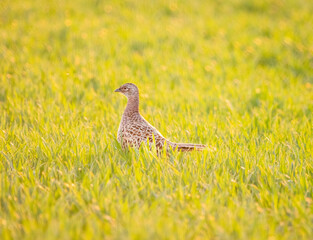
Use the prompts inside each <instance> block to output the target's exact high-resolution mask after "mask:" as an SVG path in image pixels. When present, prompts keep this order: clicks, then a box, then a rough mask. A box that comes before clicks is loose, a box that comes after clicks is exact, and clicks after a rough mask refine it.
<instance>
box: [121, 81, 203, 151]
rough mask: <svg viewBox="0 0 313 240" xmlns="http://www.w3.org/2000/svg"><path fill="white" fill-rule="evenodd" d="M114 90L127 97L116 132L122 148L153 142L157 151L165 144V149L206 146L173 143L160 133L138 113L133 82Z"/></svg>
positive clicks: (195, 148) (136, 92) (135, 87)
mask: <svg viewBox="0 0 313 240" xmlns="http://www.w3.org/2000/svg"><path fill="white" fill-rule="evenodd" d="M115 92H120V93H122V94H124V95H125V96H126V97H127V98H128V101H127V106H126V108H125V110H124V113H123V116H122V120H121V123H120V126H119V129H118V132H117V140H118V142H119V143H120V144H121V145H122V148H123V149H125V148H127V147H135V148H139V147H140V145H141V144H142V143H147V142H148V141H149V145H150V147H151V144H153V143H154V142H155V147H156V149H157V151H160V150H162V149H163V147H164V146H166V150H170V149H173V150H177V151H181V152H189V151H193V150H202V149H204V148H206V147H207V146H206V145H203V144H194V143H174V142H171V141H169V140H168V139H166V138H165V137H163V136H162V134H161V133H160V132H159V131H158V130H157V129H156V128H155V127H153V126H152V125H151V124H150V123H148V121H147V120H146V119H144V118H143V117H142V116H141V115H140V113H139V90H138V88H137V86H136V85H135V84H133V83H126V84H124V85H122V86H121V87H120V88H118V89H116V90H115Z"/></svg>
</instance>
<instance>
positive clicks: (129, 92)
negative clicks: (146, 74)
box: [115, 83, 139, 98]
mask: <svg viewBox="0 0 313 240" xmlns="http://www.w3.org/2000/svg"><path fill="white" fill-rule="evenodd" d="M115 92H120V93H123V94H124V95H125V96H126V97H127V98H129V97H133V96H138V95H139V91H138V88H137V86H136V85H135V84H133V83H125V84H123V85H122V86H120V87H119V88H118V89H116V90H115Z"/></svg>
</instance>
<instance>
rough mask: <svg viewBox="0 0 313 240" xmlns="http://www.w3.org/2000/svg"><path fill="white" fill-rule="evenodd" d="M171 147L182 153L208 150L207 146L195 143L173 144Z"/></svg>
mask: <svg viewBox="0 0 313 240" xmlns="http://www.w3.org/2000/svg"><path fill="white" fill-rule="evenodd" d="M170 146H171V147H172V148H173V149H175V150H177V151H180V152H190V151H194V150H196V151H201V150H203V149H205V148H207V146H206V145H203V144H194V143H171V144H170Z"/></svg>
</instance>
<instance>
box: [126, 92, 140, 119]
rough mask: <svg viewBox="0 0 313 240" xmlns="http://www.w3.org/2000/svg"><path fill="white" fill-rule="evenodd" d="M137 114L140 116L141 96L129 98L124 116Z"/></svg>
mask: <svg viewBox="0 0 313 240" xmlns="http://www.w3.org/2000/svg"><path fill="white" fill-rule="evenodd" d="M137 113H138V114H139V95H136V96H131V97H129V98H128V101H127V106H126V108H125V111H124V115H126V116H131V115H133V114H137Z"/></svg>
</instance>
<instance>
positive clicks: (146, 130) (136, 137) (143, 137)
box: [117, 113, 166, 148]
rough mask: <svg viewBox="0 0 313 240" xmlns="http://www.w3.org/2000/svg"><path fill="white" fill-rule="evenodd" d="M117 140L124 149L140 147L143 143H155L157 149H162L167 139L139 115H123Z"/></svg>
mask: <svg viewBox="0 0 313 240" xmlns="http://www.w3.org/2000/svg"><path fill="white" fill-rule="evenodd" d="M117 139H118V141H119V142H120V143H121V144H122V146H123V147H127V146H133V147H137V148H138V147H140V145H141V144H142V143H147V142H148V141H149V143H153V142H154V141H155V144H156V147H157V148H162V147H163V145H164V142H165V141H166V139H165V138H164V137H163V136H162V134H161V133H160V132H159V131H158V130H157V129H156V128H155V127H153V126H152V125H151V124H150V123H149V122H148V121H147V120H145V119H144V118H143V117H142V116H141V115H140V114H139V113H134V114H131V115H127V114H125V113H124V114H123V117H122V120H121V123H120V126H119V129H118V133H117Z"/></svg>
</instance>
